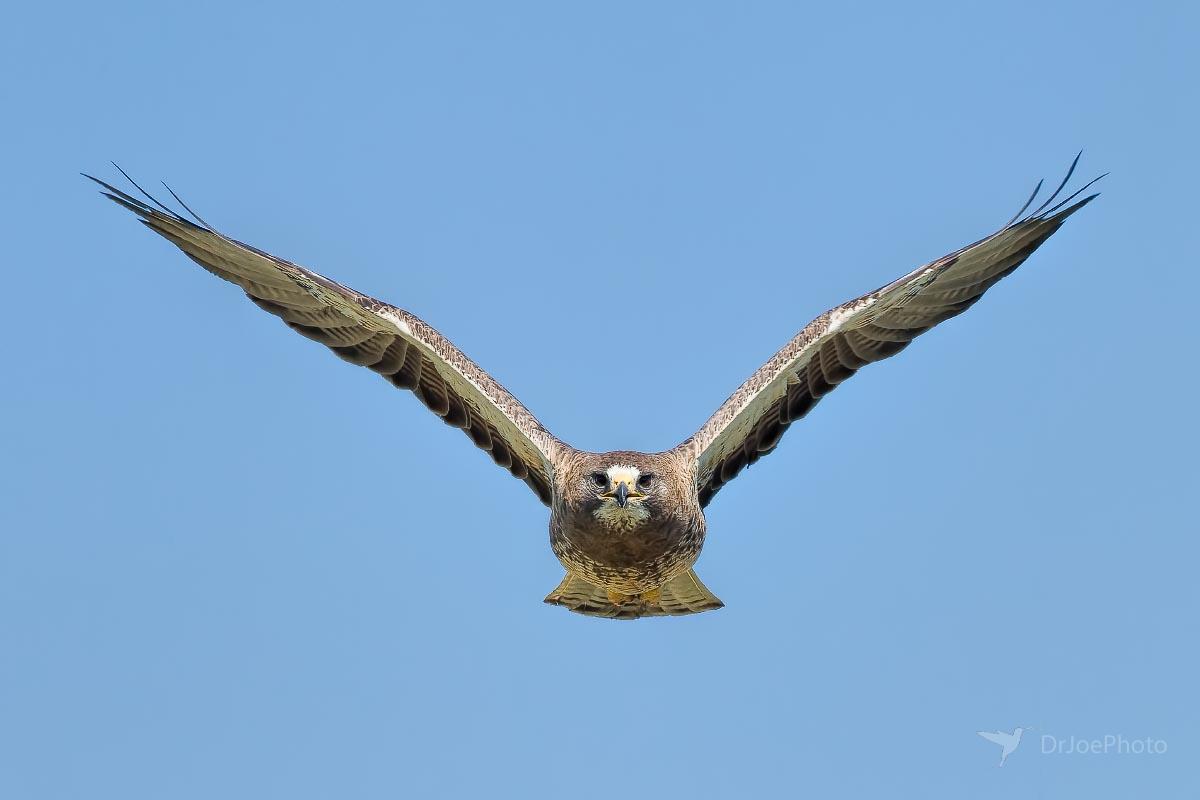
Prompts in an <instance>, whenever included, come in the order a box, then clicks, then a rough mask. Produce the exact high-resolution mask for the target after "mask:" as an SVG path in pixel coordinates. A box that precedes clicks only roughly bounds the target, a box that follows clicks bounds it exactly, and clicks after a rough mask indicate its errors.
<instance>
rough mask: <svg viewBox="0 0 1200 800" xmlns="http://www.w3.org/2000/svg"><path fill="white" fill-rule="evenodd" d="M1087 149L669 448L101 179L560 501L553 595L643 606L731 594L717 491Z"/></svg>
mask: <svg viewBox="0 0 1200 800" xmlns="http://www.w3.org/2000/svg"><path fill="white" fill-rule="evenodd" d="M1078 161H1079V157H1078V156H1076V158H1075V162H1073V163H1072V164H1071V169H1070V170H1069V171H1068V172H1067V176H1066V178H1064V179H1063V181H1062V183H1061V184H1060V185H1059V187H1058V189H1057V190H1056V191H1055V192H1054V193H1053V194H1051V196H1050V198H1049V199H1048V200H1046V201H1045V202H1043V203H1042V205H1041V206H1039V207H1038V208H1037V209H1036V210H1034V211H1033V212H1031V213H1029V214H1025V212H1026V210H1027V209H1028V208H1029V206H1030V205H1032V203H1033V201H1034V199H1035V197H1036V196H1037V194H1038V189H1040V187H1041V184H1040V183H1039V184H1038V189H1035V190H1034V193H1033V195H1032V196H1031V197H1030V198H1029V201H1027V202H1026V203H1025V206H1024V207H1022V209H1021V211H1020V212H1018V213H1017V215H1016V216H1015V217H1014V218H1013V219H1012V221H1010V222H1009V223H1008V224H1007V225H1005V226H1004V227H1003V228H1001V229H1000V230H998V231H997V232H995V233H993V234H992V235H991V236H988V237H987V238H984V239H981V240H980V241H978V242H975V243H974V244H971V245H968V246H966V247H964V248H962V249H960V250H957V251H956V252H953V253H951V254H949V255H947V256H943V257H942V258H939V259H937V260H936V261H933V262H931V263H929V264H926V265H925V266H922V267H918V268H917V269H915V270H913V271H912V272H910V273H908V274H907V275H905V276H904V277H902V278H899V279H898V280H895V281H893V282H891V283H889V284H887V285H886V286H883V287H881V288H880V289H877V290H876V291H874V292H870V293H869V294H865V295H863V296H862V297H859V298H856V299H854V300H851V301H849V302H847V303H843V304H842V305H840V306H837V307H835V308H832V309H830V310H829V311H827V312H825V313H824V314H821V315H820V316H819V317H817V318H816V319H815V320H813V321H812V322H810V323H809V324H808V325H807V326H805V327H804V329H803V330H801V331H800V333H798V334H796V336H795V337H793V338H792V339H791V341H789V342H788V343H787V344H785V345H784V346H783V348H782V349H780V350H779V352H777V353H776V354H775V355H774V356H772V358H771V359H770V360H769V361H767V363H766V364H764V365H763V366H762V367H760V368H759V369H758V371H757V372H755V373H754V374H753V375H751V376H750V378H749V379H748V380H747V381H746V382H745V383H743V384H742V385H741V387H739V388H738V390H737V391H735V392H734V393H733V394H732V395H731V396H730V397H729V399H728V400H726V401H725V402H724V403H723V404H722V405H721V407H720V408H718V409H717V411H716V412H715V413H714V414H713V415H712V417H710V418H709V420H708V421H707V422H705V423H704V425H703V426H701V428H700V430H698V431H697V432H696V433H695V434H694V435H693V436H691V437H690V438H688V439H687V440H685V441H684V442H682V443H681V444H679V445H678V446H677V447H675V448H673V449H671V450H667V451H665V452H662V453H641V452H635V451H612V452H607V453H590V452H585V451H582V450H577V449H575V448H573V447H571V446H570V445H568V444H566V443H564V442H562V441H560V440H558V439H557V438H555V437H554V436H553V435H552V434H551V433H550V432H549V431H548V430H546V428H545V427H544V426H543V425H542V424H541V423H540V422H538V420H537V418H536V417H534V416H533V414H531V413H530V412H529V410H528V409H526V408H525V406H523V405H521V403H520V401H518V400H517V399H516V398H515V397H513V396H512V394H510V393H509V392H508V390H506V389H505V388H504V387H503V386H501V385H500V384H499V383H498V382H497V381H495V380H494V379H493V378H492V377H491V376H490V375H488V374H487V373H486V372H484V371H483V370H482V369H481V368H480V367H479V366H478V365H476V364H475V362H473V361H472V360H471V359H469V358H467V356H466V355H464V354H463V353H462V351H460V350H459V349H458V348H457V347H455V346H454V345H453V344H452V343H451V342H450V341H449V340H448V339H446V338H445V337H444V336H442V335H441V334H440V333H438V332H437V331H435V330H434V329H433V328H431V327H430V326H429V325H427V324H425V323H424V322H422V321H421V320H420V319H418V318H417V317H415V316H414V315H412V314H410V313H409V312H407V311H405V310H403V309H401V308H397V307H395V306H392V305H388V304H387V303H384V302H381V301H379V300H376V299H374V298H372V297H368V296H366V295H364V294H360V293H359V292H356V291H354V290H353V289H350V288H348V287H346V286H343V285H341V284H340V283H337V282H335V281H333V280H330V279H329V278H326V277H324V276H322V275H319V274H317V273H316V272H313V271H312V270H309V269H306V268H304V267H301V266H299V265H297V264H293V263H292V262H290V261H285V260H283V259H281V258H278V257H276V256H273V255H271V254H269V253H266V252H264V251H262V250H259V249H257V248H255V247H252V246H250V245H247V244H243V243H242V242H239V241H236V240H234V239H231V238H229V237H227V236H224V235H222V234H220V233H218V232H217V231H216V230H214V229H213V228H212V227H211V226H210V225H208V224H207V223H206V222H204V221H203V220H202V219H201V218H200V217H198V216H196V215H195V214H194V213H192V212H191V210H190V209H188V207H187V206H186V205H185V204H184V203H183V202H182V201H180V200H179V198H178V196H175V193H174V192H171V194H172V196H174V197H175V199H176V200H177V201H178V202H179V203H180V205H182V206H183V208H184V210H185V211H187V212H189V213H192V216H193V217H194V220H195V221H192V220H189V219H187V218H185V217H184V216H183V215H182V214H179V213H177V212H175V211H173V210H171V209H170V208H168V207H167V206H165V205H163V204H161V203H159V202H158V201H157V200H155V199H154V198H153V197H151V196H150V195H149V194H147V193H146V192H144V191H142V189H141V187H139V186H138V185H137V184H136V183H133V181H132V179H130V178H129V176H128V175H125V177H126V179H128V180H129V181H130V183H132V184H133V186H134V187H135V188H136V189H137V191H139V192H140V193H141V194H142V195H144V197H145V200H141V199H138V198H137V197H134V196H133V195H132V194H129V193H127V192H124V191H121V190H120V189H117V188H116V187H114V186H112V185H110V184H108V183H105V182H104V181H101V180H99V179H97V178H91V176H87V177H89V178H91V180H94V181H96V182H97V183H98V184H100V185H101V186H102V187H103V189H104V192H103V193H104V195H105V196H106V197H108V198H110V199H111V200H113V201H115V202H116V203H118V204H120V205H122V206H124V207H125V208H127V209H128V210H130V211H132V212H133V213H134V214H136V215H137V216H138V217H139V218H140V219H141V221H142V222H143V223H144V224H146V225H147V226H148V227H149V228H150V229H151V230H153V231H154V232H155V233H158V234H159V235H161V236H163V237H164V238H166V239H168V240H169V241H171V242H172V243H173V244H175V245H176V246H177V247H178V248H179V249H180V250H182V251H183V252H184V253H185V254H186V255H187V256H188V257H189V258H191V259H192V260H193V261H195V262H196V263H197V264H199V265H200V266H202V267H204V268H205V269H206V270H208V271H209V272H211V273H213V274H214V275H216V276H218V277H220V278H223V279H225V280H227V281H230V282H231V283H235V284H237V285H238V286H239V287H240V288H241V289H242V290H243V291H244V292H245V293H246V296H247V297H249V298H250V300H252V301H253V302H254V303H255V304H256V305H257V306H259V308H262V309H263V310H264V311H267V312H269V313H271V314H274V315H275V316H277V317H279V318H280V319H282V320H283V321H284V323H286V324H287V326H288V327H290V328H291V329H292V330H294V331H296V332H297V333H300V334H301V335H303V336H306V337H308V338H309V339H313V340H314V341H317V342H320V343H321V344H323V345H325V346H326V347H328V348H329V349H330V350H332V351H333V352H334V353H336V354H337V355H338V356H340V357H341V358H343V359H345V360H347V361H349V362H351V363H353V364H358V365H360V366H364V367H367V368H368V369H371V370H373V371H375V372H377V373H379V374H380V375H382V376H383V377H384V378H386V379H387V380H388V381H390V382H391V383H392V384H393V385H394V386H397V387H399V388H401V389H407V390H409V391H411V392H413V393H414V394H415V395H416V396H417V397H418V398H419V399H420V400H421V402H422V403H423V404H424V405H425V406H426V407H427V408H429V410H430V411H432V412H433V413H434V414H436V415H437V416H438V417H440V418H441V419H442V421H444V422H445V423H446V424H448V425H451V426H453V427H456V428H459V429H461V430H462V431H463V432H464V433H466V434H467V436H468V437H470V439H471V441H472V442H474V443H475V445H476V446H477V447H479V448H481V449H483V450H485V451H487V452H488V454H489V455H491V457H492V460H493V461H495V462H496V464H498V465H499V466H501V467H503V468H504V469H505V470H507V471H508V472H510V473H511V474H512V475H513V476H515V477H517V478H519V479H520V480H522V481H524V482H525V483H526V484H527V485H528V486H529V488H530V489H531V490H532V491H533V493H534V494H535V495H536V496H537V497H538V499H539V500H541V501H542V502H543V503H545V504H546V505H547V506H549V507H550V545H551V548H552V549H553V550H554V554H555V555H556V556H557V557H558V559H559V561H561V562H562V564H563V566H564V567H565V568H566V571H567V574H566V576H565V577H564V578H563V580H562V582H561V583H560V584H559V585H558V587H557V588H555V590H554V591H553V592H551V593H550V594H549V596H547V597H546V602H547V603H553V604H556V605H561V606H564V607H565V608H568V609H570V610H571V611H576V612H578V613H581V614H588V615H592V616H601V617H612V618H618V619H636V618H638V617H643V616H660V615H664V614H670V615H675V614H692V613H696V612H700V611H708V610H710V609H714V608H720V607H721V606H722V605H723V604H722V603H721V601H720V600H718V599H717V598H716V597H715V596H714V595H713V594H712V592H710V591H709V590H708V589H707V588H706V587H705V586H704V584H702V583H701V582H700V579H699V578H698V577H697V576H696V573H695V571H694V570H693V569H692V566H693V565H694V564H695V562H696V559H697V558H698V557H699V555H700V549H701V547H702V546H703V544H704V536H705V532H706V529H705V521H704V511H703V509H704V507H705V506H707V505H708V504H709V502H711V500H712V498H713V495H715V494H716V493H717V492H718V491H719V490H720V489H721V487H722V486H724V485H725V484H726V483H728V482H729V481H731V480H733V478H734V477H735V476H736V475H737V474H738V473H740V472H741V471H742V469H744V468H745V467H746V466H748V465H749V464H752V463H754V462H755V461H757V460H758V459H760V458H762V457H763V456H764V455H766V454H768V453H770V452H771V451H773V450H774V449H775V448H776V446H778V444H779V441H780V438H781V437H782V436H783V434H784V432H785V431H787V429H788V427H789V426H790V425H791V424H792V423H794V422H796V421H797V420H799V419H800V418H802V417H803V416H804V415H805V414H807V413H808V411H809V410H810V409H811V408H812V407H813V405H815V404H816V403H817V401H818V400H820V399H821V398H822V397H824V396H825V395H826V394H828V393H829V392H830V391H831V390H832V389H833V388H834V387H836V386H837V385H838V384H840V383H842V382H843V381H845V380H846V379H847V378H849V377H850V376H851V375H853V374H854V373H855V372H857V371H858V370H859V369H861V368H862V367H864V366H866V365H867V364H870V363H872V362H875V361H881V360H883V359H885V358H888V357H890V356H893V355H895V354H896V353H898V352H900V351H901V350H903V349H904V348H905V347H906V346H908V344H909V342H911V341H912V340H913V339H914V338H916V337H917V336H918V335H920V334H922V333H924V332H925V331H927V330H929V329H930V328H932V327H934V326H935V325H937V324H938V323H939V322H942V321H944V320H946V319H949V318H950V317H953V316H955V315H957V314H961V313H962V312H963V311H965V310H966V309H967V308H969V307H970V306H971V305H972V304H973V303H975V302H976V301H977V300H978V299H979V298H980V297H981V296H982V295H983V293H984V292H985V291H987V290H988V289H989V288H990V287H991V286H992V285H993V284H995V283H996V282H997V281H999V280H1000V279H1001V278H1003V277H1004V276H1006V275H1008V274H1009V273H1011V272H1012V271H1013V270H1015V269H1016V268H1017V267H1018V266H1020V265H1021V264H1022V262H1024V261H1025V259H1026V258H1028V257H1029V255H1030V254H1031V253H1032V252H1033V251H1034V250H1036V249H1037V248H1038V247H1039V246H1040V245H1041V244H1042V243H1043V242H1045V241H1046V239H1048V238H1049V237H1050V236H1051V235H1052V234H1053V233H1054V232H1055V231H1057V230H1058V228H1059V227H1060V226H1061V225H1062V223H1063V221H1065V220H1066V218H1067V217H1069V216H1070V215H1071V214H1073V213H1075V212H1076V211H1078V210H1079V209H1080V208H1082V207H1083V206H1085V205H1087V204H1088V203H1089V202H1090V201H1091V200H1092V199H1094V198H1095V197H1096V195H1095V194H1092V195H1089V196H1086V197H1084V198H1082V199H1079V200H1076V198H1077V197H1079V195H1080V194H1082V193H1083V192H1084V191H1085V190H1086V189H1087V188H1088V187H1089V186H1091V185H1092V183H1095V180H1093V181H1091V182H1089V183H1088V184H1086V185H1085V186H1083V187H1082V188H1081V189H1079V190H1077V191H1076V192H1074V193H1073V194H1071V195H1070V196H1068V197H1067V198H1066V199H1064V200H1062V201H1059V202H1058V203H1057V204H1055V203H1054V201H1055V199H1056V198H1057V197H1058V196H1059V194H1061V193H1062V191H1063V189H1064V188H1065V187H1066V185H1067V182H1068V181H1069V180H1070V178H1071V175H1072V174H1073V173H1074V170H1075V165H1076V164H1077V163H1078ZM122 174H123V175H124V172H122ZM1101 177H1103V176H1101ZM1096 180H1098V178H1097V179H1096ZM168 191H169V190H168ZM1073 201H1074V202H1073Z"/></svg>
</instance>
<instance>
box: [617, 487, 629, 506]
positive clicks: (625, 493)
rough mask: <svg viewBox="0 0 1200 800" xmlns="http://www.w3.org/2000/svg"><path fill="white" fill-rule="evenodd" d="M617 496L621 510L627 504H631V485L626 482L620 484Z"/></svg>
mask: <svg viewBox="0 0 1200 800" xmlns="http://www.w3.org/2000/svg"><path fill="white" fill-rule="evenodd" d="M616 495H617V505H619V506H620V507H621V508H624V507H625V504H626V503H627V502H629V500H628V498H629V484H628V483H625V482H624V481H621V482H620V483H618V484H617V491H616Z"/></svg>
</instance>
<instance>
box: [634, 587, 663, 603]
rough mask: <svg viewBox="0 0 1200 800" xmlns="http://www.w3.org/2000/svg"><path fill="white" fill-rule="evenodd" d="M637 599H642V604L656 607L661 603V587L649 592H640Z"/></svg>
mask: <svg viewBox="0 0 1200 800" xmlns="http://www.w3.org/2000/svg"><path fill="white" fill-rule="evenodd" d="M639 597H641V598H642V602H643V603H652V604H654V605H658V604H659V603H660V602H662V587H661V586H659V587H658V588H656V589H650V590H649V591H646V592H642V593H641V594H640V595H639Z"/></svg>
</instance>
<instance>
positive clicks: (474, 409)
mask: <svg viewBox="0 0 1200 800" xmlns="http://www.w3.org/2000/svg"><path fill="white" fill-rule="evenodd" d="M118 169H119V168H118ZM122 174H124V172H122ZM85 177H88V178H91V180H93V181H96V183H98V184H100V185H101V186H102V187H104V190H105V191H104V192H103V194H104V195H105V196H106V197H108V198H109V199H111V200H113V201H115V202H116V203H118V204H120V205H122V206H124V207H125V208H127V209H129V210H130V211H132V212H133V213H134V214H137V215H138V217H140V218H141V221H142V222H143V223H145V224H146V225H147V226H149V227H150V229H151V230H153V231H154V232H155V233H157V234H159V235H160V236H162V237H163V238H165V239H167V240H169V241H170V242H172V243H173V244H174V245H175V246H176V247H178V248H179V249H180V250H182V251H183V252H184V254H185V255H187V256H188V257H189V258H191V259H192V260H193V261H195V262H196V263H197V264H199V265H200V266H202V267H204V268H205V269H206V270H208V271H209V272H211V273H213V274H214V275H216V276H217V277H219V278H224V279H225V280H227V281H229V282H231V283H235V284H237V285H238V286H239V287H240V288H241V289H242V290H243V291H244V292H245V293H246V296H247V297H249V298H250V299H251V300H252V301H254V303H255V304H256V305H257V306H258V307H259V308H261V309H263V310H264V311H268V312H270V313H271V314H274V315H275V316H277V317H279V318H280V319H282V320H283V321H284V322H285V323H286V324H287V326H288V327H289V328H291V329H292V330H294V331H296V332H297V333H299V334H301V335H302V336H306V337H308V338H309V339H312V340H314V341H317V342H320V343H321V344H323V345H325V346H326V347H328V348H329V349H330V350H332V351H333V352H334V353H336V354H337V355H338V356H340V357H341V358H343V359H345V360H346V361H349V362H350V363H352V364H358V365H359V366H363V367H367V368H368V369H371V370H373V371H375V372H377V373H379V374H380V375H382V376H383V377H384V378H386V379H387V380H389V381H390V382H391V383H392V384H393V385H395V386H397V387H399V388H401V389H408V390H410V391H412V393H413V394H415V395H416V396H417V398H418V399H420V401H421V402H422V403H424V404H425V406H426V407H428V408H429V410H430V411H432V412H433V413H434V414H437V415H438V417H440V418H441V419H442V421H443V422H445V423H446V424H447V425H451V426H453V427H455V428H460V429H461V430H462V431H463V432H464V433H466V434H467V435H468V436H469V437H471V441H473V442H474V443H475V444H476V445H477V446H478V447H480V448H481V449H483V450H486V451H487V452H488V453H489V454H490V455H491V457H492V460H493V461H495V462H496V464H498V465H499V466H501V467H503V468H504V469H506V470H508V471H509V472H511V473H512V474H513V475H514V476H516V477H517V478H520V479H521V480H523V481H524V482H525V483H526V484H528V485H529V488H531V489H532V490H533V492H534V494H536V495H537V496H538V498H539V499H540V500H541V501H542V502H543V503H545V504H546V505H549V504H550V497H551V491H550V487H551V485H552V470H553V461H554V458H555V455H556V454H557V453H558V452H559V449H560V448H561V447H562V445H561V443H560V442H559V441H558V440H557V439H555V438H554V437H553V436H552V435H551V434H550V433H549V431H547V430H546V429H545V428H544V427H543V426H542V424H541V423H540V422H538V421H537V419H536V418H535V417H534V416H533V415H532V414H531V413H529V411H528V410H527V409H526V408H525V406H523V405H521V403H520V402H519V401H518V400H517V399H516V398H515V397H513V396H512V395H511V394H510V393H509V392H508V390H506V389H505V388H504V387H503V386H501V385H500V384H499V383H497V382H496V381H495V380H493V379H492V377H491V376H490V375H488V374H487V373H486V372H484V371H483V370H482V369H481V368H480V367H479V366H477V365H476V364H475V362H473V361H471V359H469V358H467V357H466V356H465V355H464V354H463V353H462V352H461V351H460V350H459V349H458V348H457V347H455V346H454V345H453V344H452V343H451V342H450V341H449V340H448V339H446V338H445V337H444V336H442V335H441V334H440V333H438V332H437V331H435V330H434V329H433V328H431V327H430V326H429V325H426V324H425V323H424V322H422V321H421V320H419V319H417V318H416V317H415V316H413V315H412V314H410V313H408V312H407V311H404V310H403V309H400V308H396V307H395V306H391V305H388V304H387V303H384V302H381V301H379V300H376V299H374V298H371V297H368V296H366V295H364V294H360V293H358V292H356V291H354V290H353V289H349V288H347V287H345V286H342V285H341V284H340V283H336V282H335V281H331V280H329V279H328V278H326V277H324V276H322V275H318V274H317V273H315V272H313V271H311V270H308V269H305V268H304V267H301V266H299V265H297V264H293V263H291V262H290V261H284V260H283V259H281V258H276V257H275V256H273V255H270V254H269V253H265V252H263V251H262V250H259V249H257V248H255V247H251V246H250V245H247V244H243V243H241V242H238V241H235V240H233V239H230V238H229V237H227V236H223V235H222V234H220V233H217V232H216V231H215V230H213V228H212V227H211V226H209V225H208V224H207V223H205V222H204V221H203V220H202V219H200V218H199V217H196V220H197V222H196V223H193V222H191V221H189V220H187V219H184V218H183V217H182V216H180V215H179V214H177V213H175V212H174V211H172V210H170V209H169V208H167V207H166V206H163V205H162V204H160V203H158V201H157V200H155V199H154V198H153V197H150V195H148V194H146V193H145V192H144V191H142V190H141V187H140V186H137V184H136V183H134V186H135V187H137V188H138V190H139V191H142V194H145V195H146V198H147V199H148V200H149V201H150V202H151V203H154V204H155V205H156V206H158V207H157V208H155V207H154V206H151V205H149V204H147V203H145V202H142V201H141V200H139V199H137V198H135V197H133V196H131V195H129V194H127V193H125V192H123V191H121V190H120V189H117V188H115V187H113V186H111V185H109V184H107V183H105V182H104V181H101V180H98V179H96V178H92V177H91V176H90V175H88V176H85ZM125 177H126V178H129V176H128V175H126V176H125ZM130 182H131V183H132V182H133V181H132V179H130ZM168 191H170V189H168ZM171 194H172V196H175V199H176V200H177V201H179V203H180V205H182V206H183V207H184V209H186V210H188V211H189V212H190V211H191V209H188V208H187V205H186V204H184V203H183V201H182V200H179V198H178V196H176V195H175V193H174V192H171ZM193 216H195V214H194V213H193ZM197 223H198V224H197Z"/></svg>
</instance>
